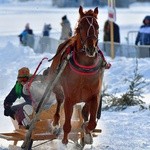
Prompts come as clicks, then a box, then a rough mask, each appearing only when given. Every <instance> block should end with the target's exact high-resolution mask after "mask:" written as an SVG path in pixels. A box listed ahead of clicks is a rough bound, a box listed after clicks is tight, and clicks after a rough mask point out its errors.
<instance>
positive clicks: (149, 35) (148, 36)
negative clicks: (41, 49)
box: [19, 15, 150, 47]
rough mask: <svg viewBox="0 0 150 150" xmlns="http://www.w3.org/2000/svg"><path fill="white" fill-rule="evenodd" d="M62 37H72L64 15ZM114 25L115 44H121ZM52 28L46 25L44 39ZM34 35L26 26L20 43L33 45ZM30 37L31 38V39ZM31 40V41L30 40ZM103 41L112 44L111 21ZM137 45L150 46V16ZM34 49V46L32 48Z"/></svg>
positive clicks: (105, 26)
mask: <svg viewBox="0 0 150 150" xmlns="http://www.w3.org/2000/svg"><path fill="white" fill-rule="evenodd" d="M61 19H62V20H61V23H60V25H61V35H60V40H67V39H69V38H70V37H71V36H72V34H73V33H72V28H71V24H70V21H69V19H68V18H67V15H64V16H63V17H62V18H61ZM112 23H113V41H114V42H115V43H121V40H120V27H119V25H118V24H117V23H115V22H112ZM51 29H52V27H51V24H46V23H45V24H44V26H43V31H42V36H43V37H49V36H50V31H51ZM30 35H34V33H33V30H32V29H31V28H30V24H29V23H27V24H26V25H25V29H24V30H23V31H22V32H21V34H19V40H20V43H21V44H22V45H24V46H26V45H29V46H30V45H31V44H30V43H32V44H34V39H33V36H30ZM29 37H30V38H29ZM28 38H29V40H28ZM103 41H104V42H110V41H111V22H110V21H109V20H106V22H105V23H104V27H103ZM135 45H150V16H146V17H145V18H144V19H143V25H142V26H141V27H140V29H139V31H138V34H137V37H136V39H135ZM31 47H32V46H31Z"/></svg>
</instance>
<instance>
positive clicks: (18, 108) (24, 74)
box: [4, 67, 33, 125]
mask: <svg viewBox="0 0 150 150" xmlns="http://www.w3.org/2000/svg"><path fill="white" fill-rule="evenodd" d="M29 79H30V70H29V68H27V67H23V68H21V69H19V70H18V77H17V81H16V83H15V85H14V87H13V88H12V90H11V91H10V93H9V94H8V95H7V97H6V98H5V100H4V115H5V116H10V117H11V118H12V119H14V120H17V122H18V125H25V124H24V122H23V119H24V118H25V115H24V108H26V105H27V106H30V108H31V109H33V108H32V107H31V106H32V105H31V103H32V101H31V99H30V96H29V95H25V94H24V93H23V85H24V84H26V83H27V82H28V81H29ZM21 97H22V98H24V100H25V102H23V103H21V104H17V105H14V106H13V103H14V102H15V101H16V100H17V99H18V98H19V99H20V98H21ZM24 106H25V107H24ZM28 108H29V107H28Z"/></svg>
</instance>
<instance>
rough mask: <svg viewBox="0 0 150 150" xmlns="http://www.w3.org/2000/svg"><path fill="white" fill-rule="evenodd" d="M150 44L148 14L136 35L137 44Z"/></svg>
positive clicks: (149, 20) (149, 19)
mask: <svg viewBox="0 0 150 150" xmlns="http://www.w3.org/2000/svg"><path fill="white" fill-rule="evenodd" d="M138 43H140V45H150V16H146V17H145V18H144V20H143V25H142V26H141V27H140V29H139V32H138V34H137V37H136V41H135V45H138Z"/></svg>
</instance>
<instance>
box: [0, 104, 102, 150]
mask: <svg viewBox="0 0 150 150" xmlns="http://www.w3.org/2000/svg"><path fill="white" fill-rule="evenodd" d="M81 109H82V104H77V105H75V106H74V112H73V116H72V120H71V124H72V130H71V133H70V134H69V139H70V140H71V141H73V142H72V143H78V141H81V140H82V137H83V135H82V134H83V131H82V128H81V126H82V124H83V120H82V116H81ZM55 110H56V104H53V105H52V106H51V107H50V108H49V109H46V110H43V111H42V112H41V114H40V117H39V119H38V121H37V122H36V124H35V128H34V129H33V131H32V135H31V139H32V140H33V142H35V141H43V142H44V141H45V140H49V141H52V140H55V139H58V138H59V139H61V137H62V135H63V133H60V134H59V135H55V134H53V133H52V125H51V124H52V120H53V115H54V113H55ZM64 120H65V117H64V109H63V106H62V107H61V119H60V128H61V129H62V127H63V124H64ZM12 123H13V125H14V128H15V130H14V131H13V132H11V133H0V138H3V139H5V140H8V141H13V145H9V149H10V150H16V149H17V150H19V149H21V147H18V146H17V143H18V141H24V139H25V136H26V133H27V132H28V129H26V128H25V127H24V126H18V124H17V121H14V120H12ZM100 132H101V130H100V129H95V130H94V131H93V137H96V136H98V133H100ZM35 143H36V142H35ZM79 144H80V143H79ZM35 145H36V144H34V143H33V147H34V146H35Z"/></svg>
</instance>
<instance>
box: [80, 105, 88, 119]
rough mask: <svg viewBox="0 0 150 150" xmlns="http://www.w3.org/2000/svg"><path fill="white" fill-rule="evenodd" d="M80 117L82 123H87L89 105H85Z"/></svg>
mask: <svg viewBox="0 0 150 150" xmlns="http://www.w3.org/2000/svg"><path fill="white" fill-rule="evenodd" d="M82 117H83V119H84V122H86V121H88V118H89V103H86V104H85V105H84V106H83V108H82Z"/></svg>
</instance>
